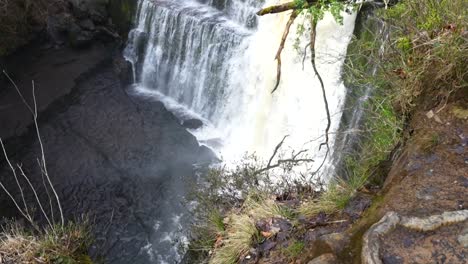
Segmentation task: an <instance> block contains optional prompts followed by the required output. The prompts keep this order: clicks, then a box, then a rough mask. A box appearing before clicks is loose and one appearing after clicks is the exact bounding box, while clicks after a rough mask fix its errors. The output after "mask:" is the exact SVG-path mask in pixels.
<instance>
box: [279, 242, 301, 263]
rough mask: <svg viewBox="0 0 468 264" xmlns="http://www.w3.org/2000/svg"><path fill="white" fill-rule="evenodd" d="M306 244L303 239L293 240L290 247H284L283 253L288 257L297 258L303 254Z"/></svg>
mask: <svg viewBox="0 0 468 264" xmlns="http://www.w3.org/2000/svg"><path fill="white" fill-rule="evenodd" d="M304 247H305V245H304V242H302V241H293V242H291V243H290V244H289V246H288V247H286V248H284V249H282V253H283V254H284V255H286V256H287V257H288V258H291V259H296V258H297V257H299V255H300V254H301V252H302V250H303V249H304Z"/></svg>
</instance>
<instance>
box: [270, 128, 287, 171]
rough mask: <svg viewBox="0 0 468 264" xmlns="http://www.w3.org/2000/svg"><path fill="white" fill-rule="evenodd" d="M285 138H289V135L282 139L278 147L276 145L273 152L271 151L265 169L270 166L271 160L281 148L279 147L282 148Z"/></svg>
mask: <svg viewBox="0 0 468 264" xmlns="http://www.w3.org/2000/svg"><path fill="white" fill-rule="evenodd" d="M287 137H289V135H286V136H284V137H283V139H282V140H281V142H280V143H278V145H276V147H275V150H274V151H273V154H272V155H271V157H270V160H269V161H268V164H267V167H268V166H270V165H271V162H272V161H273V159H274V158H275V156H276V154H277V153H278V150H279V149H280V148H281V146H282V145H283V143H284V140H285V139H286V138H287Z"/></svg>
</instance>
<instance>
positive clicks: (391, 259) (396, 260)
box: [382, 254, 403, 264]
mask: <svg viewBox="0 0 468 264" xmlns="http://www.w3.org/2000/svg"><path fill="white" fill-rule="evenodd" d="M382 262H383V264H403V259H402V258H401V257H400V256H394V255H387V254H386V255H384V256H383V258H382Z"/></svg>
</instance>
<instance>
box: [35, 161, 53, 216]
mask: <svg viewBox="0 0 468 264" xmlns="http://www.w3.org/2000/svg"><path fill="white" fill-rule="evenodd" d="M37 164H38V166H39V168H40V169H41V178H42V185H43V186H44V188H45V191H46V194H47V198H48V199H49V207H50V215H51V218H52V222H53V223H54V224H55V217H54V207H53V206H52V197H50V192H49V188H48V187H47V184H46V182H45V177H44V174H45V172H44V169H43V168H42V165H41V161H40V160H39V159H37Z"/></svg>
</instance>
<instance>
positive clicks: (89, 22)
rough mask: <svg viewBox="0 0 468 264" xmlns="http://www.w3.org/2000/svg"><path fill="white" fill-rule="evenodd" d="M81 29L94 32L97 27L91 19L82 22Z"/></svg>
mask: <svg viewBox="0 0 468 264" xmlns="http://www.w3.org/2000/svg"><path fill="white" fill-rule="evenodd" d="M80 27H81V28H82V29H85V30H90V31H93V30H94V29H95V28H96V27H95V26H94V23H93V21H92V20H91V19H85V20H82V21H81V22H80Z"/></svg>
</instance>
